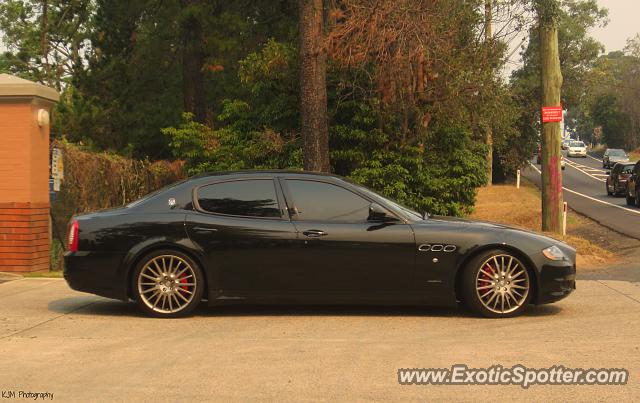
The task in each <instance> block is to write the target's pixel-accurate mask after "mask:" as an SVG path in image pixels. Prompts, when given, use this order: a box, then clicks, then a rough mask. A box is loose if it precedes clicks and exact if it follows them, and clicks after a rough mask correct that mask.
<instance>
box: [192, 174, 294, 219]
mask: <svg viewBox="0 0 640 403" xmlns="http://www.w3.org/2000/svg"><path fill="white" fill-rule="evenodd" d="M197 198H198V205H199V206H200V209H202V210H204V211H206V212H208V213H215V214H228V215H235V216H244V217H270V218H273V217H278V218H279V217H281V214H280V208H279V206H278V198H277V196H276V188H275V186H274V183H273V180H272V179H251V180H239V181H230V182H220V183H214V184H211V185H206V186H203V187H201V188H200V189H198V195H197Z"/></svg>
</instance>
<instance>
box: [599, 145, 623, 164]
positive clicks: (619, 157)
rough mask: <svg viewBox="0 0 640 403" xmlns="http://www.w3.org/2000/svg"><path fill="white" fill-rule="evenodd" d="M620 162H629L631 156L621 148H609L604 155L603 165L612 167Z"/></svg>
mask: <svg viewBox="0 0 640 403" xmlns="http://www.w3.org/2000/svg"><path fill="white" fill-rule="evenodd" d="M618 162H629V156H628V155H627V153H625V152H624V150H621V149H619V148H607V150H606V151H605V152H604V155H603V156H602V167H603V168H611V167H613V166H614V165H615V164H616V163H618Z"/></svg>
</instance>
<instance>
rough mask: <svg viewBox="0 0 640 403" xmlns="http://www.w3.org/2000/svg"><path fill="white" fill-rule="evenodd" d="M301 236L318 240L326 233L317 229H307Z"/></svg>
mask: <svg viewBox="0 0 640 403" xmlns="http://www.w3.org/2000/svg"><path fill="white" fill-rule="evenodd" d="M302 234H303V235H304V236H306V237H309V238H320V237H321V236H325V235H328V234H327V233H326V232H324V231H320V230H318V229H308V230H306V231H303V232H302Z"/></svg>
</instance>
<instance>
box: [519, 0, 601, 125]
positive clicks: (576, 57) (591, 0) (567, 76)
mask: <svg viewBox="0 0 640 403" xmlns="http://www.w3.org/2000/svg"><path fill="white" fill-rule="evenodd" d="M546 2H547V0H544V1H542V2H541V3H546ZM554 3H557V2H555V1H554ZM551 17H553V18H555V19H556V22H557V24H558V47H559V52H560V69H561V71H562V77H563V82H562V90H561V97H562V98H561V101H562V105H563V107H564V108H565V109H568V110H569V111H570V116H572V117H575V118H574V119H570V120H568V121H567V122H566V123H567V125H568V126H569V128H570V129H572V130H575V128H576V127H577V125H579V122H580V121H581V119H582V117H581V116H579V112H580V111H581V110H582V109H580V108H581V105H582V104H583V101H584V99H583V98H584V80H585V77H586V76H587V75H588V73H589V71H590V70H591V69H592V68H593V66H594V64H595V63H596V61H597V58H598V55H599V54H600V52H601V51H602V49H603V46H602V44H600V43H599V42H597V41H596V40H594V39H593V38H591V37H590V36H589V35H588V30H589V29H590V28H593V27H597V26H602V25H604V24H606V22H607V20H606V18H607V11H606V9H603V8H601V7H599V6H598V3H597V1H596V0H563V1H562V2H561V3H560V8H559V9H556V10H555V12H554V13H553V15H552V16H550V17H549V18H551ZM529 38H530V40H529V43H528V45H527V47H526V48H525V49H524V51H523V52H522V53H521V56H522V61H523V66H522V67H521V68H520V69H518V70H516V71H514V72H513V74H512V77H511V83H512V88H513V93H514V96H515V97H516V100H517V101H518V103H519V104H520V105H521V108H522V111H523V114H525V115H527V116H528V118H524V119H521V122H522V124H523V125H524V126H521V128H522V130H523V131H525V130H527V131H528V128H534V129H536V130H537V129H538V127H537V125H538V121H539V112H538V110H539V107H540V100H541V80H540V43H539V42H540V41H539V39H538V38H539V34H538V26H537V25H534V26H532V27H531V29H530V32H529Z"/></svg>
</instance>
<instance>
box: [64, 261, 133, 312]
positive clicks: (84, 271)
mask: <svg viewBox="0 0 640 403" xmlns="http://www.w3.org/2000/svg"><path fill="white" fill-rule="evenodd" d="M121 260H122V256H121V255H119V254H110V253H95V252H66V253H65V255H64V279H65V280H66V281H67V284H68V285H69V287H71V288H72V289H74V290H76V291H82V292H88V293H91V294H96V295H99V296H102V297H107V298H114V299H120V300H127V299H128V296H127V290H126V286H125V284H124V281H123V280H122V279H119V278H118V275H117V270H116V269H117V268H118V267H119V265H120V262H121Z"/></svg>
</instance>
